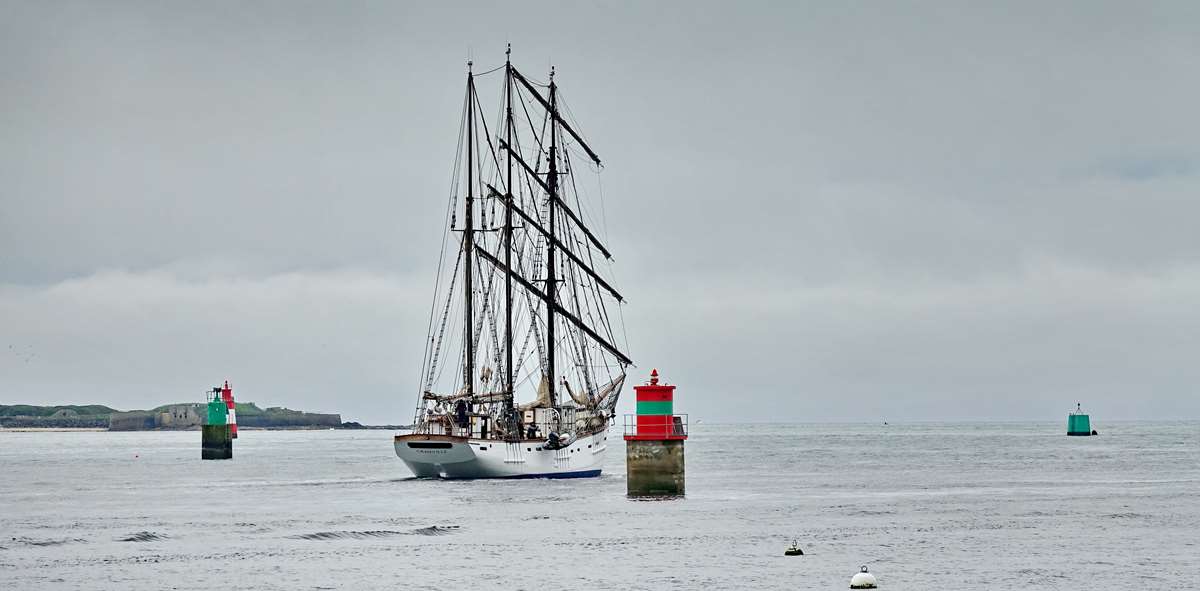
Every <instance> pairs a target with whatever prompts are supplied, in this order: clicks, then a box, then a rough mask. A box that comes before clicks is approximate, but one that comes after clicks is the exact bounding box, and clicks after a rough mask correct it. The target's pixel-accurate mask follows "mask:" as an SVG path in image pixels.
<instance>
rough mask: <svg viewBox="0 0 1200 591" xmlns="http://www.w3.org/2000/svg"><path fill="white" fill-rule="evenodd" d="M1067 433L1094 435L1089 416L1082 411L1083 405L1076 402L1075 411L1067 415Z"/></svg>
mask: <svg viewBox="0 0 1200 591" xmlns="http://www.w3.org/2000/svg"><path fill="white" fill-rule="evenodd" d="M1067 435H1071V436H1085V435H1096V432H1095V431H1093V430H1092V421H1091V418H1090V417H1088V415H1087V414H1086V413H1084V412H1083V405H1081V404H1080V403H1078V402H1076V403H1075V411H1074V412H1072V413H1071V414H1069V415H1067Z"/></svg>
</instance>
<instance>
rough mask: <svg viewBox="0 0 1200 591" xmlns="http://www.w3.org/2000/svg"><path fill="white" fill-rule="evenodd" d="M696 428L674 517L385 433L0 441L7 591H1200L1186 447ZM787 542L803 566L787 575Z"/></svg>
mask: <svg viewBox="0 0 1200 591" xmlns="http://www.w3.org/2000/svg"><path fill="white" fill-rule="evenodd" d="M1096 427H1097V428H1098V429H1100V431H1101V434H1100V436H1098V437H1067V436H1066V434H1065V425H1064V424H1062V423H1059V422H1054V423H1044V424H992V425H983V424H907V425H901V424H893V425H889V426H882V425H781V424H767V425H715V424H714V425H709V424H704V425H696V426H694V427H693V429H692V433H691V439H689V440H688V442H687V448H686V457H687V493H688V494H687V497H686V498H683V499H675V500H663V501H642V500H631V499H627V498H626V497H625V476H624V471H625V467H624V457H623V456H624V447H623V442H621V440H620V438H619V437H618V436H614V437H611V438H610V440H609V441H610V442H614V440H615V443H613V444H612V445H610V447H609V451H608V463H607V465H606V468H605V472H604V475H603V476H601V477H600V478H590V479H580V480H517V481H458V482H442V481H428V480H416V479H412V478H411V477H410V473H409V472H408V470H407V469H406V468H405V467H404V465H403V464H402V463H401V462H400V461H399V460H398V459H397V458H396V457H395V455H394V453H393V451H392V433H390V432H386V431H249V430H244V431H242V432H241V434H240V435H241V436H240V438H239V439H238V440H237V442H236V444H235V447H234V458H233V460H228V461H201V460H200V434H199V432H141V433H105V432H52V433H47V432H41V433H14V432H0V469H2V472H0V589H121V590H126V589H285V590H289V591H291V590H297V589H443V590H455V589H530V590H532V589H555V590H558V589H589V590H591V589H653V590H661V589H706V590H718V589H788V590H791V589H814V590H815V589H830V590H832V589H846V588H847V586H848V581H849V579H850V576H851V575H852V574H853V573H855V572H857V570H858V567H859V566H860V565H863V564H866V565H869V567H870V569H871V572H872V573H874V574H875V575H876V576H877V577H878V579H879V582H880V586H881V588H882V589H895V590H902V589H904V590H918V589H921V590H929V589H989V590H995V589H1068V588H1091V589H1197V588H1200V558H1198V557H1200V452H1198V451H1197V450H1198V448H1200V423H1196V422H1182V423H1104V424H1098V425H1096ZM793 539H795V540H796V541H797V542H798V543H799V544H800V546H801V547H802V548H803V549H804V552H805V555H804V556H797V557H785V556H784V555H783V551H784V549H785V548H786V547H787V545H788V544H789V543H791V541H792V540H793Z"/></svg>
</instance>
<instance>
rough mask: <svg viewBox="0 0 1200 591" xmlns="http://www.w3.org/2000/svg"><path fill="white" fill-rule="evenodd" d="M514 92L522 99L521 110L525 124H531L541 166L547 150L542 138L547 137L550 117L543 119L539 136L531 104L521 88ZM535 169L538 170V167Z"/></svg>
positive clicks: (530, 131) (530, 127)
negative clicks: (543, 154) (543, 153)
mask: <svg viewBox="0 0 1200 591" xmlns="http://www.w3.org/2000/svg"><path fill="white" fill-rule="evenodd" d="M514 90H516V91H517V98H519V99H521V110H522V111H524V112H525V122H526V123H528V124H529V134H530V135H532V136H533V139H534V140H536V141H537V143H538V154H539V156H538V164H539V165H540V163H541V159H542V158H541V156H540V154H541V153H542V152H544V151H545V150H546V144H545V143H544V142H543V141H542V138H543V137H544V136H545V135H546V120H547V119H548V118H549V115H547V116H546V117H543V118H542V133H540V134H539V133H538V131H537V129H536V128H534V127H533V115H530V114H529V104H528V101H527V100H526V99H525V95H523V94H521V87H519V86H516V87H514ZM534 168H537V166H535V167H534Z"/></svg>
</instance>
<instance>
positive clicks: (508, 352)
mask: <svg viewBox="0 0 1200 591" xmlns="http://www.w3.org/2000/svg"><path fill="white" fill-rule="evenodd" d="M504 102H505V105H504V106H505V117H504V140H505V143H507V144H508V145H510V146H511V145H512V130H513V116H512V115H513V111H512V45H511V44H509V46H508V48H507V49H506V50H505V51H504ZM507 160H508V180H507V181H506V182H505V186H506V187H507V188H508V191H507V193H508V194H507V195H505V196H504V200H505V203H506V205H507V207H505V208H504V266H505V267H507V268H509V269H511V268H512V234H513V225H512V210H513V182H512V173H513V162H512V153H511V152H508V158H507ZM512 294H513V288H512V275H510V274H509V273H505V274H504V411H503V414H502V415H501V416H503V417H504V419H505V420H506V421H507V419H508V417H509V415H510V414H512V408H513V353H512V346H513V336H512V331H513V328H512V321H513V317H512V303H513V301H512Z"/></svg>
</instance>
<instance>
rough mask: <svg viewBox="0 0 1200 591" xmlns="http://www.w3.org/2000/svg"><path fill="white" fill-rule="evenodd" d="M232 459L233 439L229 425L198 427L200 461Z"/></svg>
mask: <svg viewBox="0 0 1200 591" xmlns="http://www.w3.org/2000/svg"><path fill="white" fill-rule="evenodd" d="M231 458H233V437H232V433H230V430H229V425H204V426H203V427H200V459H202V460H228V459H231Z"/></svg>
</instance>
